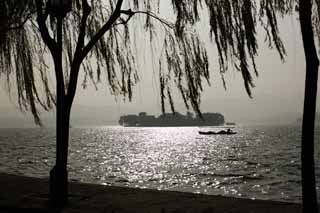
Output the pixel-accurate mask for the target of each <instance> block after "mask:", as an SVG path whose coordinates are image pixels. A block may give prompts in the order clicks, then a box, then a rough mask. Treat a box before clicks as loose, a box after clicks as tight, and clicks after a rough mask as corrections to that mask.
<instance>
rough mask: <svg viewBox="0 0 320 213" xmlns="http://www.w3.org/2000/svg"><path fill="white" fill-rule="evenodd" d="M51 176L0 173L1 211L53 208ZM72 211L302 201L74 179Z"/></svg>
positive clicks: (193, 209) (259, 210)
mask: <svg viewBox="0 0 320 213" xmlns="http://www.w3.org/2000/svg"><path fill="white" fill-rule="evenodd" d="M48 189H49V184H48V180H47V179H40V178H33V177H25V176H17V175H11V174H4V173H0V212H50V209H49V207H48V203H49V200H48ZM69 190H70V200H69V204H68V206H66V208H64V209H63V211H62V212H68V213H69V212H70V213H71V212H72V213H82V212H90V213H95V212H97V213H98V212H99V213H247V212H248V213H278V212H279V213H280V212H281V213H284V212H288V213H289V212H290V213H296V212H299V213H300V212H302V210H301V209H302V208H301V205H300V204H296V203H285V202H277V201H263V200H250V199H239V198H231V197H223V196H213V195H201V194H192V193H183V192H169V191H158V190H150V189H135V188H126V187H115V186H103V185H96V184H85V183H75V182H71V183H70V184H69Z"/></svg>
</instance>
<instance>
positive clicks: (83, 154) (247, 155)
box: [0, 126, 320, 202]
mask: <svg viewBox="0 0 320 213" xmlns="http://www.w3.org/2000/svg"><path fill="white" fill-rule="evenodd" d="M209 130H212V131H217V130H218V129H216V128H213V127H161V128H156V127H120V126H106V127H88V128H72V129H71V135H70V138H71V141H70V151H69V178H70V179H71V180H72V181H80V182H89V183H97V184H103V185H117V186H128V187H139V188H152V189H158V190H173V191H185V192H193V193H202V194H214V195H224V196H234V197H243V198H250V199H267V200H280V201H291V202H301V179H300V171H301V166H300V147H301V145H300V143H301V142H300V141H301V130H300V127H299V126H241V127H236V128H234V129H233V130H234V131H236V132H238V134H236V135H199V134H198V131H209ZM319 139H320V131H319V128H317V129H316V140H315V141H316V143H317V146H316V153H315V154H316V176H317V180H318V186H320V185H319V184H320V164H319V163H320V151H319V150H320V149H319V144H318V143H319ZM54 157H55V130H54V129H50V128H48V129H45V128H44V129H40V128H30V129H9V128H8V129H5V128H4V129H0V172H7V173H13V174H20V175H27V176H35V177H48V173H49V170H50V169H51V167H52V166H53V164H54ZM317 191H318V193H319V194H320V190H319V187H318V188H317Z"/></svg>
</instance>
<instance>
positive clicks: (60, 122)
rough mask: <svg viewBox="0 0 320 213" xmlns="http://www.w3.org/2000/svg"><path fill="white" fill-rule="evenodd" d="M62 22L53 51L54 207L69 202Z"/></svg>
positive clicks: (52, 201) (61, 20)
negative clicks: (54, 117) (54, 77)
mask: <svg viewBox="0 0 320 213" xmlns="http://www.w3.org/2000/svg"><path fill="white" fill-rule="evenodd" d="M62 23H63V17H58V18H57V46H58V48H57V51H56V52H52V56H53V60H54V65H55V73H56V93H57V103H56V165H55V166H54V167H53V168H52V170H51V171H50V200H51V203H52V205H53V206H54V207H56V208H62V207H63V206H65V205H66V204H67V202H68V171H67V164H68V145H69V123H70V111H71V105H69V104H67V103H68V102H67V96H66V95H65V89H64V78H63V66H62Z"/></svg>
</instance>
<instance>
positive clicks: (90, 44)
mask: <svg viewBox="0 0 320 213" xmlns="http://www.w3.org/2000/svg"><path fill="white" fill-rule="evenodd" d="M122 3H123V0H118V2H117V5H116V8H115V10H114V12H113V13H112V15H111V16H110V18H109V20H108V21H107V22H106V23H105V24H104V25H103V26H102V28H101V29H100V30H99V31H98V32H97V33H96V34H95V35H94V36H93V38H92V39H91V40H90V41H89V42H88V44H87V45H86V46H85V47H84V48H83V51H82V53H81V59H82V60H83V59H84V58H85V57H86V56H87V54H88V53H89V51H90V50H91V49H92V48H93V47H94V45H95V44H96V43H97V42H98V41H99V40H100V39H101V38H102V37H103V35H104V34H105V33H106V32H107V31H108V30H109V29H110V28H111V27H112V25H113V24H114V22H115V21H116V20H117V19H118V18H119V17H120V15H121V13H120V11H121V6H122Z"/></svg>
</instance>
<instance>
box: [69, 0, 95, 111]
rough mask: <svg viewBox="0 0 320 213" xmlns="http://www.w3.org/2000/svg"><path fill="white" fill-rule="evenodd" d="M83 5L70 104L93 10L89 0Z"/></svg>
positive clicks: (70, 103) (71, 75)
mask: <svg viewBox="0 0 320 213" xmlns="http://www.w3.org/2000/svg"><path fill="white" fill-rule="evenodd" d="M82 6H83V14H82V18H81V25H80V32H79V36H78V41H77V47H76V51H75V53H74V57H73V61H72V64H71V70H70V80H69V86H68V92H67V99H68V101H69V103H68V105H69V106H71V105H72V101H73V98H74V96H75V93H76V88H77V82H78V75H79V68H80V64H81V62H82V59H81V51H82V48H83V46H84V39H85V35H86V25H87V20H88V17H89V15H90V12H91V7H90V5H89V4H88V1H87V0H82Z"/></svg>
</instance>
